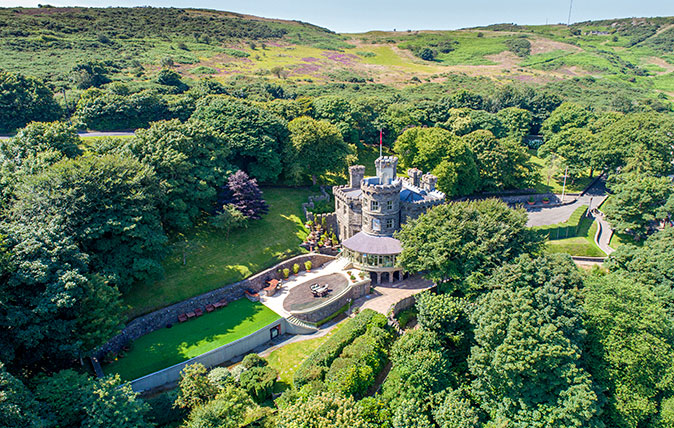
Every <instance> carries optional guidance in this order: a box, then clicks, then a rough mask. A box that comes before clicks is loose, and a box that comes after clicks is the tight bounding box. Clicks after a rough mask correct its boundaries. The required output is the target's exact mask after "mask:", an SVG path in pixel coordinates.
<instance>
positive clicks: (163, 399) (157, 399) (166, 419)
mask: <svg viewBox="0 0 674 428" xmlns="http://www.w3.org/2000/svg"><path fill="white" fill-rule="evenodd" d="M176 398H178V390H177V389H174V390H171V391H166V392H163V393H161V394H159V395H156V396H154V397H152V398H147V399H145V402H146V403H147V404H149V405H150V411H149V412H148V414H147V415H148V419H149V420H150V421H151V422H153V423H154V424H155V425H157V426H164V425H168V424H170V423H171V422H176V421H181V420H183V419H185V418H186V417H187V409H181V408H179V407H174V406H173V402H174V401H175V400H176Z"/></svg>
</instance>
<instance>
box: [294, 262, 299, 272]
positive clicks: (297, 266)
mask: <svg viewBox="0 0 674 428" xmlns="http://www.w3.org/2000/svg"><path fill="white" fill-rule="evenodd" d="M299 271H300V265H298V264H297V263H295V264H294V265H293V273H294V274H295V275H297V273H298V272H299Z"/></svg>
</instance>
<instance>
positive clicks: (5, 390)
mask: <svg viewBox="0 0 674 428" xmlns="http://www.w3.org/2000/svg"><path fill="white" fill-rule="evenodd" d="M38 412H39V405H38V403H37V402H36V401H35V398H34V397H33V395H32V394H31V393H30V391H29V390H28V388H26V387H25V386H24V384H23V383H22V382H21V381H20V380H18V379H17V378H15V377H14V376H12V375H11V374H10V373H8V372H7V370H6V369H5V366H4V365H3V364H2V363H0V415H2V418H0V428H15V427H25V428H41V427H43V426H44V425H43V421H42V420H41V418H40V415H39V413H38Z"/></svg>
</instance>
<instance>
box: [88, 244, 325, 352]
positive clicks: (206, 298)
mask: <svg viewBox="0 0 674 428" xmlns="http://www.w3.org/2000/svg"><path fill="white" fill-rule="evenodd" d="M307 260H310V261H311V264H312V265H313V267H318V266H322V265H323V264H325V263H327V262H329V261H332V260H334V257H333V256H330V255H325V254H304V255H301V256H297V257H293V258H291V259H289V260H286V261H284V262H282V263H279V264H277V265H276V266H273V267H271V268H269V269H266V270H264V271H262V272H260V273H258V274H255V275H253V276H251V277H250V278H246V279H244V280H242V281H239V282H235V283H233V284H228V285H225V286H224V287H221V288H218V289H216V290H213V291H209V292H208V293H204V294H201V295H199V296H196V297H192V298H191V299H187V300H184V301H182V302H180V303H176V304H174V305H171V306H168V307H165V308H162V309H159V310H157V311H154V312H151V313H149V314H147V315H143V316H141V317H138V318H136V319H134V320H133V321H131V322H129V323H128V324H127V325H126V327H125V328H124V329H123V330H122V331H121V333H120V334H118V335H117V336H115V337H113V338H112V339H110V340H109V341H108V343H106V344H105V345H103V346H102V347H101V348H100V349H99V350H98V351H97V352H96V354H95V356H96V357H98V358H99V359H102V358H103V356H104V355H105V354H107V353H108V352H119V350H120V349H122V347H123V346H124V345H125V344H126V343H128V342H129V341H132V340H136V339H138V338H139V337H141V336H144V335H146V334H148V333H151V332H153V331H155V330H159V329H160V328H165V327H166V326H167V325H168V324H175V323H177V322H178V315H180V314H184V313H185V312H190V311H193V310H194V309H196V308H202V309H203V308H204V307H205V306H206V305H208V304H213V303H215V302H218V301H220V300H223V299H224V300H227V301H230V302H231V301H233V300H237V299H240V298H242V297H243V296H244V290H253V291H255V292H258V291H260V290H261V289H262V288H264V287H265V281H267V280H268V279H273V278H277V279H280V278H281V275H279V274H278V272H277V271H278V269H284V268H288V269H290V270H292V267H293V264H295V263H297V264H299V265H300V267H301V269H304V262H305V261H307ZM220 310H227V309H226V308H225V309H220ZM188 322H189V321H188Z"/></svg>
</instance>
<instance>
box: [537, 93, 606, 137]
mask: <svg viewBox="0 0 674 428" xmlns="http://www.w3.org/2000/svg"><path fill="white" fill-rule="evenodd" d="M593 118H594V115H593V114H592V112H591V111H589V110H587V109H586V108H584V107H582V106H579V105H578V104H574V103H569V102H566V103H563V104H562V105H560V106H559V107H557V108H556V109H555V110H554V111H553V112H552V114H550V117H548V118H547V119H546V120H545V122H543V125H542V126H541V133H542V134H543V136H544V137H545V139H546V140H548V139H550V138H552V137H553V136H554V135H555V134H557V133H559V132H562V131H564V130H566V129H572V128H583V127H585V126H586V125H587V124H588V123H590V121H592V119H593Z"/></svg>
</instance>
